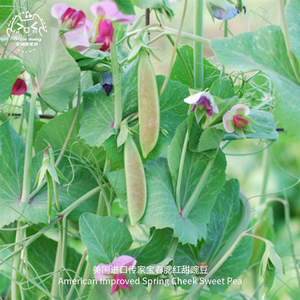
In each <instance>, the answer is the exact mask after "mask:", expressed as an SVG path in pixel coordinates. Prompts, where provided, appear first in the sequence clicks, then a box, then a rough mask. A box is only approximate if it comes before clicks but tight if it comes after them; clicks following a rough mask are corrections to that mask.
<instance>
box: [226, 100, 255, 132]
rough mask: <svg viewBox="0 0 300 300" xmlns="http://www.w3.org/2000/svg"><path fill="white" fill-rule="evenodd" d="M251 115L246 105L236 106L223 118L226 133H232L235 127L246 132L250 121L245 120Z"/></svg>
mask: <svg viewBox="0 0 300 300" xmlns="http://www.w3.org/2000/svg"><path fill="white" fill-rule="evenodd" d="M249 113H250V108H249V107H248V106H247V105H244V104H236V105H234V106H233V107H232V108H231V109H230V111H228V112H227V113H226V114H225V115H224V116H223V125H224V129H225V131H227V132H228V133H232V132H234V130H235V127H237V128H239V129H241V130H244V127H245V126H247V125H248V124H249V120H247V119H246V118H244V116H248V115H249Z"/></svg>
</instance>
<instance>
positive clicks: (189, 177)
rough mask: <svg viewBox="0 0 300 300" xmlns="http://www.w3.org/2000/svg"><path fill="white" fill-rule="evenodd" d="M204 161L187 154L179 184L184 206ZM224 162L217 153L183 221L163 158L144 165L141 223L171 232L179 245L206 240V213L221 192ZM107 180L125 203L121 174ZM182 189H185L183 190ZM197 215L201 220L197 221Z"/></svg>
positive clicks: (207, 216)
mask: <svg viewBox="0 0 300 300" xmlns="http://www.w3.org/2000/svg"><path fill="white" fill-rule="evenodd" d="M208 160H209V159H208V158H207V157H206V156H205V155H201V154H199V153H196V154H192V153H189V154H188V155H187V159H186V162H185V164H186V167H185V169H184V175H183V178H184V179H185V180H184V182H183V183H182V189H181V194H182V203H184V204H185V203H186V201H187V198H188V197H189V196H190V195H191V193H192V191H193V190H192V189H193V188H195V185H196V184H197V182H198V181H199V176H201V174H202V172H203V170H204V168H205V167H206V164H207V162H208ZM225 165H226V163H225V158H224V155H223V154H221V153H219V154H218V156H217V158H216V160H215V163H214V165H213V167H212V170H211V174H209V176H208V178H207V182H206V186H205V187H204V189H203V190H202V192H201V194H200V196H199V199H198V202H197V203H196V204H195V206H194V207H193V210H192V211H191V212H190V214H189V215H188V217H187V218H182V217H181V216H180V214H179V211H178V209H177V207H176V204H175V199H174V194H173V184H172V179H171V174H170V171H169V168H168V163H167V160H166V159H165V158H159V159H156V160H155V161H148V163H147V164H146V165H145V166H144V168H145V173H146V181H147V195H148V202H147V207H146V212H145V215H144V217H143V218H142V220H141V222H142V223H144V224H145V225H146V226H147V227H156V228H157V229H162V228H166V227H170V228H173V229H174V235H175V236H176V237H178V238H179V241H180V242H181V243H183V244H185V243H191V244H196V243H197V240H201V239H202V237H205V236H206V223H208V222H209V215H210V210H211V208H212V207H213V205H214V201H215V198H216V196H217V194H218V193H219V191H220V190H221V188H222V185H223V182H224V180H225V173H224V171H225ZM107 176H108V179H109V181H110V183H111V184H112V186H113V188H114V189H115V191H116V193H117V195H118V197H119V198H121V200H122V201H126V187H125V176H124V171H123V170H121V171H115V172H112V173H109V174H108V175H107ZM185 185H186V186H185ZM199 215H201V218H199Z"/></svg>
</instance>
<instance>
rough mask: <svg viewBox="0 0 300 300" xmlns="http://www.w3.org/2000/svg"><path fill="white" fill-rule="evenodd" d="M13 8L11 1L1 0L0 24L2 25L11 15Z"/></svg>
mask: <svg viewBox="0 0 300 300" xmlns="http://www.w3.org/2000/svg"><path fill="white" fill-rule="evenodd" d="M13 7H14V3H13V0H1V4H0V24H1V25H2V24H3V23H4V22H5V21H6V19H7V18H8V17H9V15H10V14H11V13H12V11H13Z"/></svg>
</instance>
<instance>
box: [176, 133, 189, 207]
mask: <svg viewBox="0 0 300 300" xmlns="http://www.w3.org/2000/svg"><path fill="white" fill-rule="evenodd" d="M188 141H189V130H187V131H186V134H185V138H184V143H183V147H182V152H181V157H180V164H179V170H178V178H177V185H176V205H177V209H178V211H179V212H181V209H182V208H181V207H180V189H181V181H182V174H183V167H184V159H185V155H186V150H187V145H188Z"/></svg>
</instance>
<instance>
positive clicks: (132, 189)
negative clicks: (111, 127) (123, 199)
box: [124, 134, 147, 226]
mask: <svg viewBox="0 0 300 300" xmlns="http://www.w3.org/2000/svg"><path fill="white" fill-rule="evenodd" d="M124 166H125V178H126V191H127V204H128V213H129V218H130V222H131V224H132V226H135V224H136V222H138V221H139V220H140V219H141V218H142V217H143V215H144V213H145V209H146V202H147V187H146V178H145V171H144V167H143V163H142V159H141V157H140V153H139V151H138V149H137V147H136V144H135V142H134V140H133V138H132V136H131V135H130V134H128V136H127V139H126V142H125V145H124Z"/></svg>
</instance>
